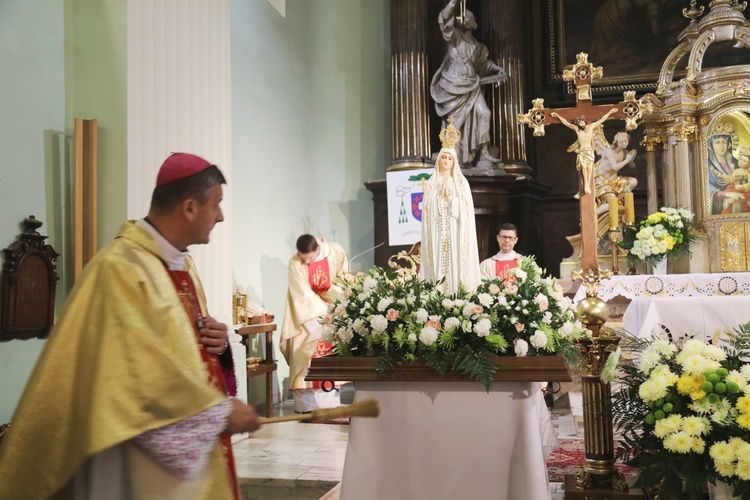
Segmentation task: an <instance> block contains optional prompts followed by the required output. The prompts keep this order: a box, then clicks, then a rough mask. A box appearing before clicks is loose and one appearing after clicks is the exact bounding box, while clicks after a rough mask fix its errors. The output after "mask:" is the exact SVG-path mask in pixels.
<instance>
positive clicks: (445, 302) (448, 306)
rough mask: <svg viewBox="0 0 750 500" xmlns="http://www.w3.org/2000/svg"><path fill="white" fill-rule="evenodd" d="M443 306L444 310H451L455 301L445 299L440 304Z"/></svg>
mask: <svg viewBox="0 0 750 500" xmlns="http://www.w3.org/2000/svg"><path fill="white" fill-rule="evenodd" d="M440 305H441V306H443V309H451V308H453V305H454V304H453V301H452V300H451V299H443V301H442V302H441V303H440Z"/></svg>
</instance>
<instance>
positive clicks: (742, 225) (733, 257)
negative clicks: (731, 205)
mask: <svg viewBox="0 0 750 500" xmlns="http://www.w3.org/2000/svg"><path fill="white" fill-rule="evenodd" d="M719 239H720V242H721V245H720V248H721V270H722V271H724V272H731V271H748V270H750V262H749V260H750V259H748V253H747V251H748V248H750V223H748V222H725V223H723V224H721V225H720V226H719Z"/></svg>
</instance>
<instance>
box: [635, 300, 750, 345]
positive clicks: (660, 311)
mask: <svg viewBox="0 0 750 500" xmlns="http://www.w3.org/2000/svg"><path fill="white" fill-rule="evenodd" d="M748 321H750V297H749V296H746V295H738V296H733V297H653V298H640V299H635V300H633V301H632V302H631V303H630V305H629V306H628V309H627V311H625V316H623V320H622V323H623V328H624V329H625V330H626V331H627V332H628V333H630V334H631V335H636V336H638V337H642V338H649V339H651V338H654V339H662V340H668V341H670V342H675V341H677V340H680V339H688V338H697V339H700V340H703V341H711V342H714V341H715V340H717V339H718V337H719V336H720V335H721V334H722V333H723V332H725V331H729V332H732V331H734V328H736V327H737V326H739V325H740V324H744V323H747V322H748Z"/></svg>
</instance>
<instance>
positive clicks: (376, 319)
mask: <svg viewBox="0 0 750 500" xmlns="http://www.w3.org/2000/svg"><path fill="white" fill-rule="evenodd" d="M370 326H371V327H372V329H373V330H374V331H376V332H384V331H385V329H386V328H388V320H387V319H385V316H383V315H382V314H376V315H375V316H373V317H372V319H370Z"/></svg>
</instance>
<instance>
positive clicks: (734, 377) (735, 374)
mask: <svg viewBox="0 0 750 500" xmlns="http://www.w3.org/2000/svg"><path fill="white" fill-rule="evenodd" d="M745 366H750V365H745ZM726 382H727V384H728V383H729V382H734V383H735V384H737V386H738V387H739V388H740V392H742V391H744V389H745V386H746V385H747V381H746V380H745V377H744V376H743V375H742V373H741V372H739V371H737V370H731V371H730V372H729V373H727V376H726Z"/></svg>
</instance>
